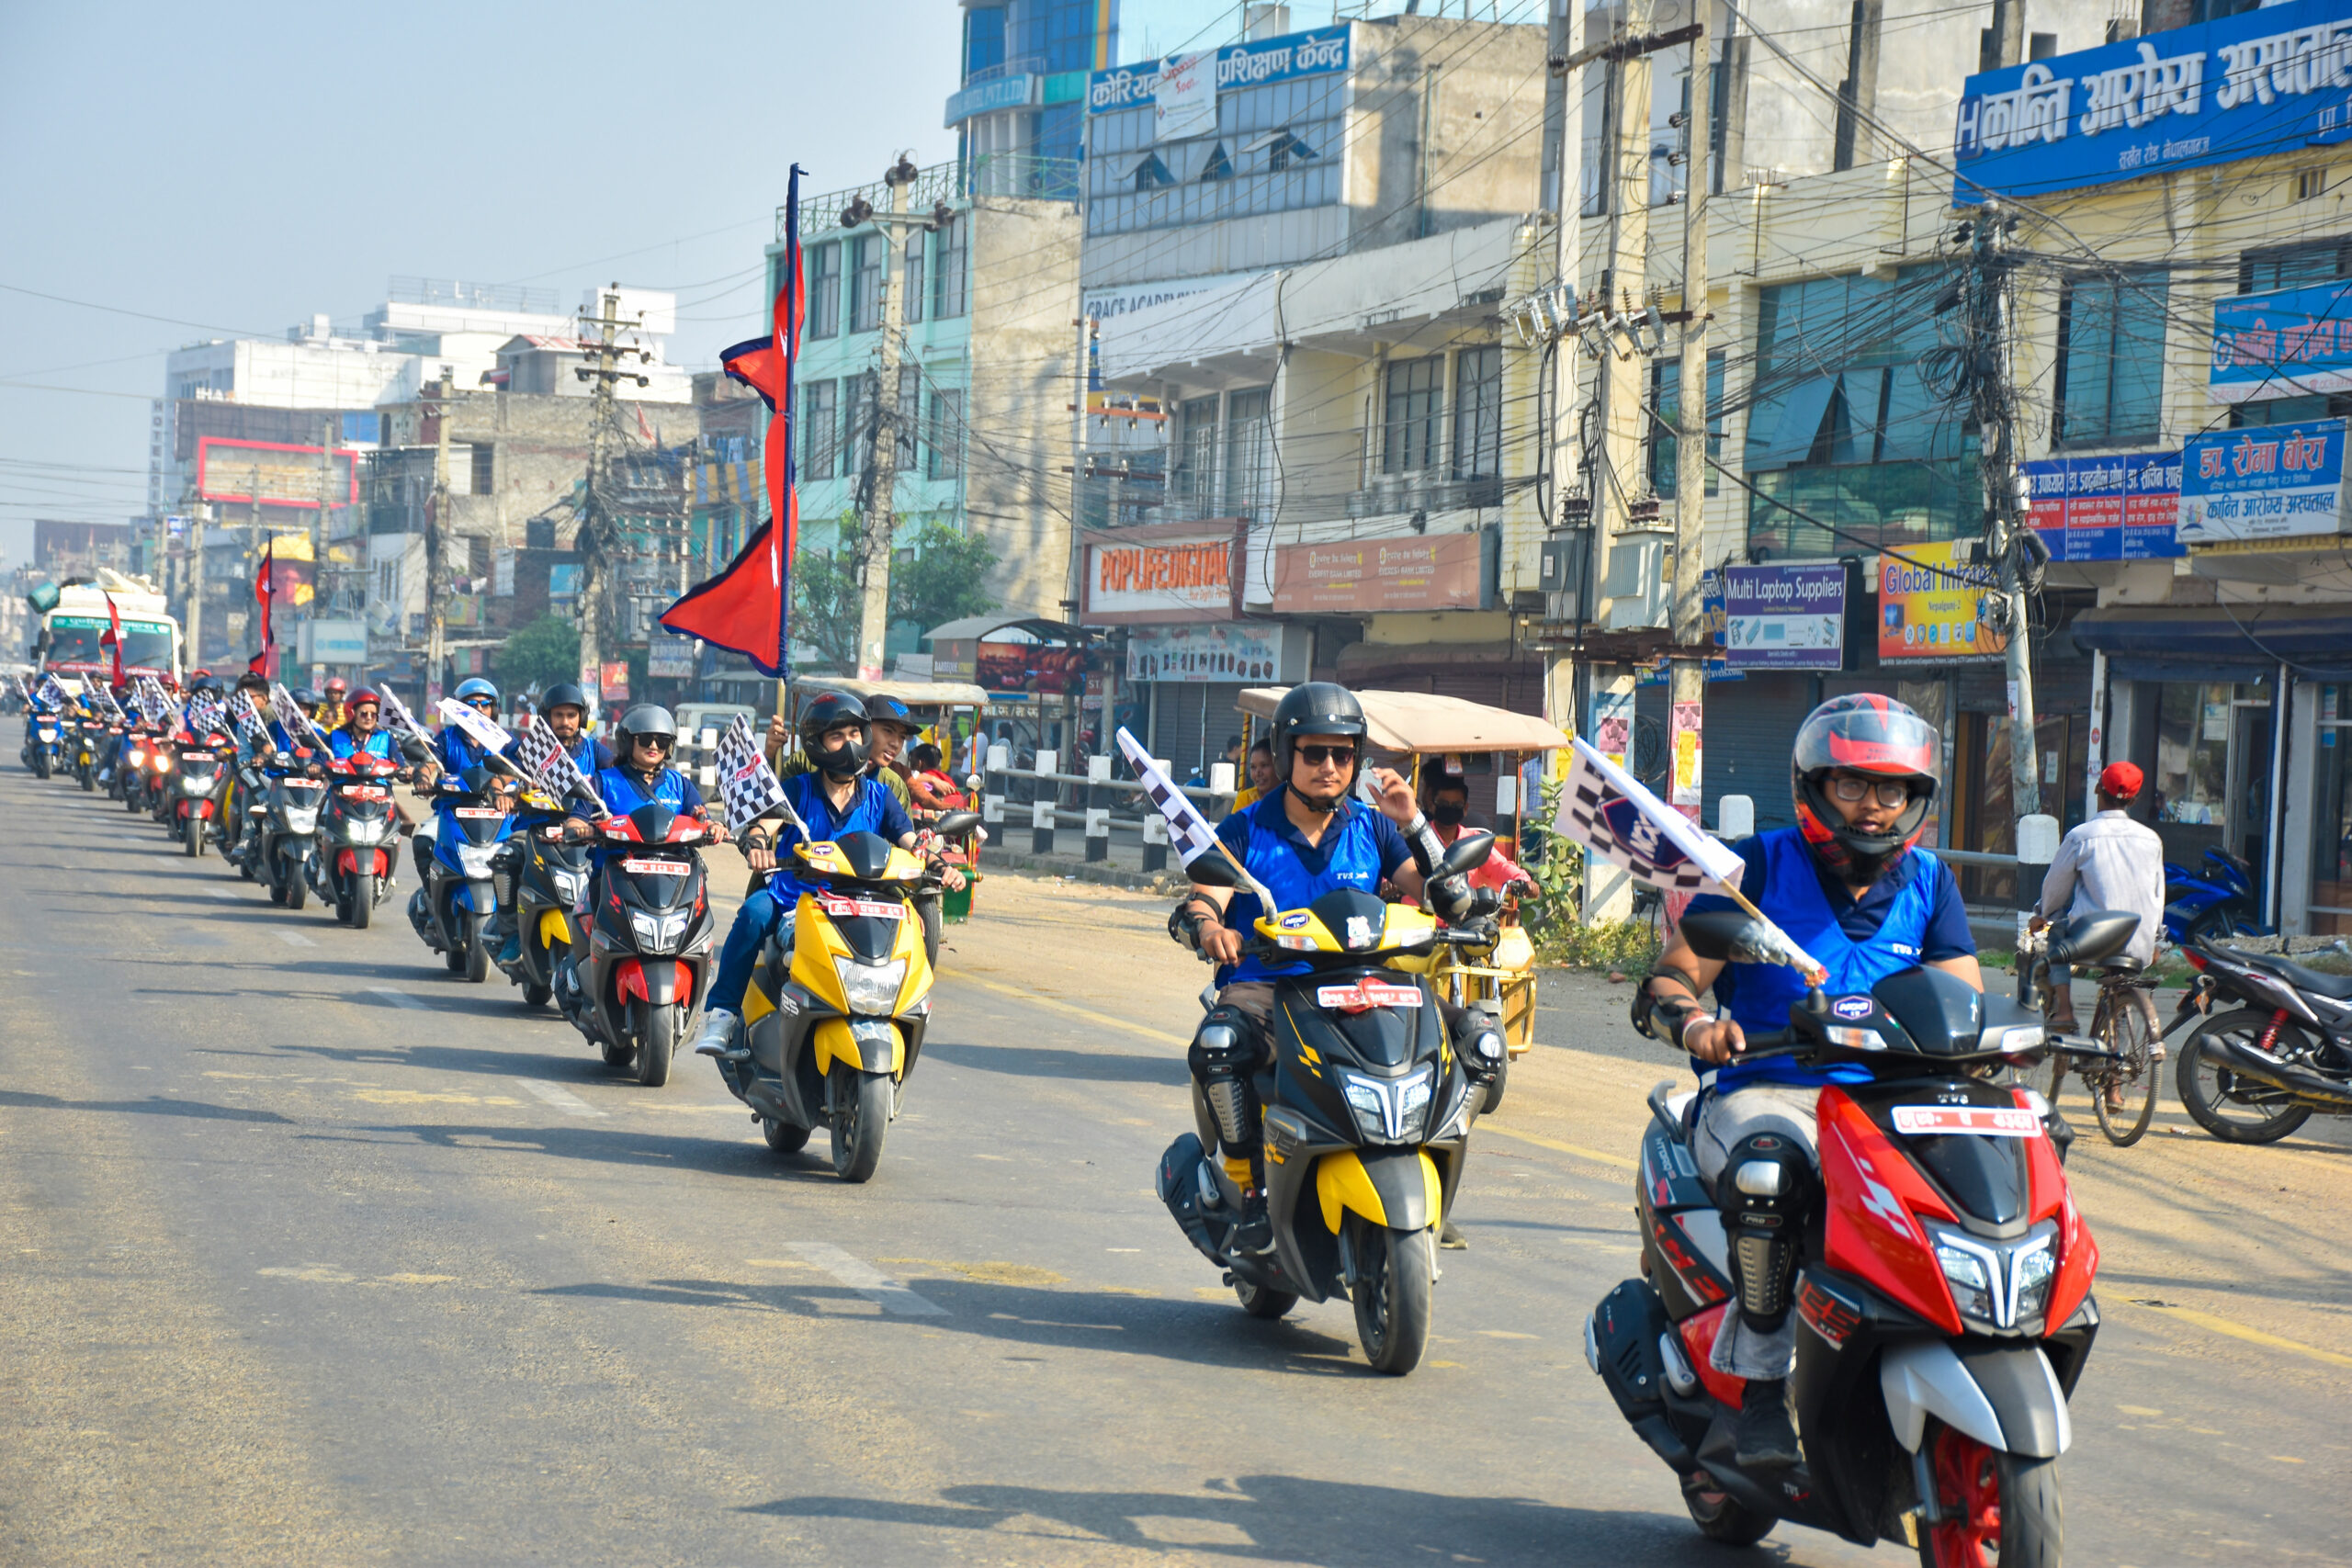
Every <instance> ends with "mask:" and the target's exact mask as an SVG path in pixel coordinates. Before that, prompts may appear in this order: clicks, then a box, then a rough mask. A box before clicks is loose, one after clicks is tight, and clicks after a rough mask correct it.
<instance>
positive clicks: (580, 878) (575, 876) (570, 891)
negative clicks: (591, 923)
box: [548, 869, 588, 908]
mask: <svg viewBox="0 0 2352 1568" xmlns="http://www.w3.org/2000/svg"><path fill="white" fill-rule="evenodd" d="M548 881H550V882H552V883H554V884H555V891H556V897H559V898H561V899H562V900H563V901H564V902H565V903H567V904H570V905H571V906H572V907H573V908H578V907H579V904H580V895H581V893H582V890H584V889H585V888H586V887H587V886H588V878H587V876H586V875H585V874H582V873H580V872H577V871H563V870H560V869H557V870H550V871H549V872H548Z"/></svg>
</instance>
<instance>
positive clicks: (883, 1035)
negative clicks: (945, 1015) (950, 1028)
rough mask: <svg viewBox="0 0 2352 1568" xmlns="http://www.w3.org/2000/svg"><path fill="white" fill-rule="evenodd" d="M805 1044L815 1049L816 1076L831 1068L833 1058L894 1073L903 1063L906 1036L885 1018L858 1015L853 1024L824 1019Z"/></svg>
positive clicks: (865, 1070) (869, 1069) (861, 1068)
mask: <svg viewBox="0 0 2352 1568" xmlns="http://www.w3.org/2000/svg"><path fill="white" fill-rule="evenodd" d="M809 1048H810V1049H811V1050H813V1051H815V1052H816V1053H817V1072H818V1076H820V1077H823V1076H824V1075H826V1074H828V1073H830V1072H831V1071H832V1066H833V1064H834V1063H835V1062H845V1063H847V1064H848V1065H849V1066H853V1067H855V1068H856V1069H857V1070H858V1071H859V1072H862V1073H888V1074H890V1075H891V1076H892V1077H897V1076H898V1074H899V1072H900V1071H901V1070H902V1069H904V1067H905V1066H906V1065H907V1041H906V1036H904V1035H902V1034H900V1033H899V1029H898V1026H897V1025H896V1024H894V1023H891V1022H890V1021H888V1020H887V1019H866V1018H862V1019H859V1020H858V1021H856V1023H855V1024H854V1025H853V1024H852V1023H851V1021H849V1020H848V1019H845V1018H829V1019H825V1020H823V1021H821V1022H820V1023H819V1024H818V1025H817V1028H816V1031H815V1037H814V1039H812V1040H811V1041H810V1043H809Z"/></svg>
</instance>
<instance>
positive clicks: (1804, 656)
mask: <svg viewBox="0 0 2352 1568" xmlns="http://www.w3.org/2000/svg"><path fill="white" fill-rule="evenodd" d="M1724 661H1725V662H1726V663H1728V664H1729V665H1730V666H1731V667H1732V668H1733V669H1735V670H1842V669H1844V668H1845V666H1846V567H1845V563H1844V562H1842V561H1834V560H1833V561H1815V562H1808V563H1804V564H1798V565H1789V566H1734V567H1726V568H1725V569H1724Z"/></svg>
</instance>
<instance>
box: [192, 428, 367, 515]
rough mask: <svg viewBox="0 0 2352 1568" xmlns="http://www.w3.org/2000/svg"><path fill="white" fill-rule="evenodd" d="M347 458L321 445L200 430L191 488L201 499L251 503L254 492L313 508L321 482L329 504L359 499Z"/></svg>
mask: <svg viewBox="0 0 2352 1568" xmlns="http://www.w3.org/2000/svg"><path fill="white" fill-rule="evenodd" d="M352 458H353V455H352V454H351V453H349V452H344V451H338V452H336V453H335V454H334V457H332V458H331V459H330V458H327V457H326V448H325V447H323V446H286V445H284V444H282V443H279V442H275V441H232V440H230V439H228V438H227V437H225V436H220V435H206V436H202V437H199V438H198V441H197V444H196V493H197V494H198V495H200V496H202V497H203V498H204V499H205V500H207V501H225V502H234V503H236V504H238V505H243V506H251V505H253V504H254V501H255V499H256V497H258V499H259V500H260V502H261V503H262V504H263V505H265V506H300V507H307V508H310V509H311V510H316V509H317V507H318V504H319V491H320V490H321V488H322V487H323V488H324V490H325V491H326V502H327V504H328V505H329V506H349V505H351V504H352V503H353V502H356V501H357V500H358V499H359V476H358V475H357V474H356V472H354V471H353V464H352ZM256 486H258V487H259V489H258V491H256V489H255V487H256Z"/></svg>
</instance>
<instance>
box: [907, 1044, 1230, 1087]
mask: <svg viewBox="0 0 2352 1568" xmlns="http://www.w3.org/2000/svg"><path fill="white" fill-rule="evenodd" d="M922 1050H923V1055H926V1056H936V1057H938V1058H939V1059H940V1060H941V1061H943V1062H949V1063H953V1064H954V1065H955V1066H959V1067H973V1068H977V1069H978V1070H979V1071H981V1072H984V1073H1011V1074H1013V1075H1016V1076H1018V1077H1038V1078H1069V1079H1087V1080H1090V1081H1092V1082H1096V1083H1156V1084H1164V1085H1166V1086H1168V1087H1169V1088H1170V1089H1179V1088H1182V1087H1183V1086H1184V1085H1185V1084H1188V1083H1190V1082H1192V1076H1191V1075H1190V1074H1189V1073H1188V1072H1187V1071H1186V1070H1185V1067H1184V1057H1183V1055H1182V1053H1181V1052H1173V1051H1171V1053H1170V1055H1166V1056H1144V1055H1134V1054H1131V1053H1124V1052H1122V1053H1113V1052H1107V1051H1064V1050H1056V1049H1054V1048H1052V1047H1050V1046H1044V1045H956V1044H945V1045H943V1044H935V1043H932V1042H930V1041H925V1042H924V1043H923V1048H922Z"/></svg>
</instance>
